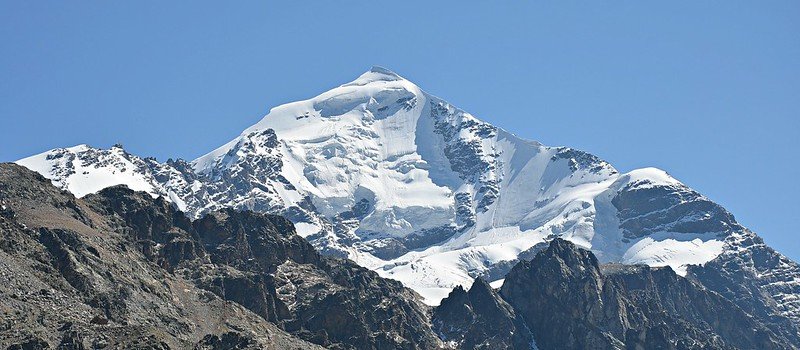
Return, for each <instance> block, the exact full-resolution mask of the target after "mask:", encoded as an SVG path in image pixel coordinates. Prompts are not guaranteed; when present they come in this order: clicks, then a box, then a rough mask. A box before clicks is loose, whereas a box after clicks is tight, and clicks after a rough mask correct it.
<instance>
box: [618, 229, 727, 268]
mask: <svg viewBox="0 0 800 350" xmlns="http://www.w3.org/2000/svg"><path fill="white" fill-rule="evenodd" d="M702 236H703V235H696V236H695V237H696V238H693V239H690V240H689V237H687V236H686V234H675V233H662V234H657V235H651V236H649V237H645V238H643V239H641V240H639V241H637V242H636V243H634V244H633V245H631V246H630V248H628V250H627V251H626V252H625V253H624V255H623V256H622V260H621V262H622V263H625V264H644V265H649V266H654V267H659V266H669V267H671V268H672V270H673V271H675V273H677V274H679V275H681V276H686V268H687V267H688V265H699V264H703V263H706V262H708V261H710V260H711V259H713V258H715V257H717V256H718V255H720V254H722V250H723V247H724V245H725V244H724V241H722V240H720V239H717V238H716V237H714V235H711V236H712V237H702Z"/></svg>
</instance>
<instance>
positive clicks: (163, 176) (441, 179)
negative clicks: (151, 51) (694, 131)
mask: <svg viewBox="0 0 800 350" xmlns="http://www.w3.org/2000/svg"><path fill="white" fill-rule="evenodd" d="M520 113H525V108H524V106H521V108H520ZM530 117H534V118H535V117H540V116H530ZM541 117H546V116H541ZM542 132H546V130H543V131H542ZM18 163H19V164H21V165H24V166H26V167H28V168H29V169H32V170H35V171H37V172H39V173H41V174H43V175H44V176H45V177H47V178H49V179H50V180H51V181H53V183H54V184H55V185H56V186H58V187H60V188H62V189H66V190H69V191H70V192H72V193H73V194H75V195H76V196H78V197H83V196H86V195H89V194H91V193H95V192H97V191H100V190H101V189H103V188H107V187H110V186H114V185H120V184H124V185H126V186H128V187H129V188H131V189H134V190H138V191H146V192H148V193H150V194H151V195H152V196H154V197H157V196H161V197H163V198H164V199H165V200H167V201H169V202H171V203H173V204H174V205H175V206H177V207H178V208H179V209H180V210H181V211H183V212H185V213H187V215H188V216H189V217H190V218H192V219H199V218H201V217H203V216H204V215H205V214H207V213H212V212H215V211H218V210H223V209H226V208H232V209H236V210H251V211H256V212H262V213H269V214H276V215H281V216H284V217H286V218H287V219H289V220H290V221H292V223H294V224H295V227H296V230H297V232H298V234H299V235H300V236H302V237H304V238H306V239H308V241H309V242H311V244H312V245H314V247H316V248H317V249H318V250H319V251H320V252H322V253H323V254H325V255H328V256H338V257H348V258H350V259H351V260H353V261H355V262H356V263H358V264H359V265H361V266H364V267H366V268H368V269H371V270H373V271H376V272H377V273H378V274H379V275H381V276H382V277H388V278H392V279H395V280H399V281H401V282H403V284H404V285H405V286H407V287H409V288H412V289H414V290H415V291H417V292H418V293H419V294H421V295H423V296H424V297H425V300H426V302H427V303H429V304H431V305H436V304H438V303H439V302H440V300H441V299H442V298H444V297H445V296H447V294H448V293H449V292H450V290H451V289H452V288H454V287H456V286H458V285H468V284H471V283H472V281H473V280H474V279H475V278H476V277H482V278H487V279H488V280H489V282H496V281H497V280H499V279H501V278H502V277H503V276H504V275H505V274H506V273H507V272H508V271H509V270H510V268H511V267H512V266H514V265H515V264H516V263H517V262H518V261H523V260H529V259H530V258H531V257H532V255H533V254H534V253H535V252H536V251H538V249H539V247H542V246H546V245H547V243H548V242H549V241H550V240H552V239H554V238H563V239H566V240H569V241H571V242H573V243H575V244H577V245H579V246H581V247H583V248H587V249H590V250H592V252H593V253H594V254H595V256H596V257H597V258H598V260H599V261H600V262H602V263H622V264H629V265H630V264H645V265H649V266H653V267H662V266H670V267H672V268H673V269H674V270H675V271H676V272H677V273H678V274H680V275H686V274H687V273H688V266H690V265H702V264H706V263H709V262H711V264H713V266H716V267H719V268H722V269H728V268H729V267H730V270H727V271H723V272H721V274H722V276H720V277H719V278H716V277H711V276H708V275H707V274H706V277H707V278H706V277H704V279H705V280H706V281H708V283H711V284H713V285H709V288H712V289H713V290H717V291H719V292H720V293H723V292H724V290H725V289H730V288H733V287H734V286H729V287H726V286H724V284H725V283H729V284H730V283H734V284H736V283H740V282H741V283H745V284H746V285H747V286H746V287H745V289H747V290H749V291H751V292H752V293H754V294H752V295H754V296H756V300H757V303H758V304H759V305H754V306H753V308H752V310H756V309H759V308H760V309H762V313H765V314H772V315H778V316H781V317H788V318H790V319H792V320H793V322H795V324H800V305H799V304H798V303H800V295H798V290H800V275H798V271H799V270H800V267H799V266H798V265H797V264H796V263H794V262H791V261H789V260H788V259H786V258H785V257H783V256H780V255H779V254H778V253H776V252H774V251H770V252H766V251H765V253H764V254H762V253H759V252H756V251H755V250H751V252H752V254H751V255H752V256H753V257H754V258H753V260H752V261H750V260H748V259H744V260H741V259H738V258H735V257H736V256H737V254H738V253H739V252H740V251H742V249H749V248H747V247H749V246H750V245H748V244H749V243H748V242H750V241H759V240H760V239H759V238H758V237H757V236H756V235H755V234H753V233H752V232H750V231H748V230H747V229H746V228H744V227H743V226H742V225H740V224H738V223H737V222H736V220H735V219H734V217H733V215H732V214H731V213H729V212H728V211H726V210H725V209H724V208H723V207H721V206H719V205H718V204H715V203H714V202H712V201H711V200H709V199H708V198H706V197H704V196H703V195H702V194H700V193H698V192H697V191H694V190H692V189H691V188H689V187H688V186H686V185H684V184H682V183H681V182H679V181H678V180H676V179H674V178H672V177H671V176H669V175H668V174H667V173H666V172H664V171H662V170H659V169H653V168H645V169H637V170H634V171H631V172H628V173H620V172H618V171H617V170H616V169H615V168H614V167H613V166H611V165H610V164H608V163H607V162H605V161H603V160H602V159H600V158H598V157H596V156H594V155H591V154H589V153H586V152H582V151H579V150H575V149H571V148H565V147H548V146H545V145H541V144H539V143H537V142H534V141H528V140H524V139H521V138H519V137H517V136H515V135H513V134H512V133H510V132H507V131H505V130H502V129H500V128H498V127H495V126H493V125H491V124H489V123H486V122H483V121H481V120H479V119H477V118H475V117H474V116H472V115H471V114H469V113H468V112H466V111H463V110H461V109H459V108H457V107H456V106H453V105H451V104H449V103H447V102H446V101H444V100H442V99H440V98H437V97H435V96H433V95H431V94H429V93H427V92H425V91H423V90H422V89H421V88H420V87H418V86H416V85H415V84H413V83H412V82H410V81H408V80H406V79H404V78H402V77H401V76H399V75H398V74H396V73H393V72H391V71H388V70H386V69H383V68H379V67H374V68H373V69H370V70H369V71H368V72H365V73H364V74H362V75H361V76H359V77H358V78H357V79H356V80H354V81H352V82H350V83H347V84H344V85H341V86H339V87H336V88H333V89H331V90H330V91H327V92H325V93H323V94H320V95H319V96H316V97H313V98H311V99H309V100H305V101H298V102H294V103H289V104H285V105H282V106H278V107H275V108H273V109H272V110H271V111H270V113H269V114H268V115H266V116H264V118H263V119H262V120H260V121H258V122H257V123H256V124H254V125H252V126H251V127H249V128H247V129H246V130H244V131H243V132H242V133H241V134H240V135H239V136H238V137H236V138H235V139H233V140H231V141H230V142H228V143H226V144H225V145H222V146H221V147H219V148H218V149H216V150H214V151H212V152H209V153H208V154H206V155H204V156H202V157H200V158H198V159H195V160H193V161H191V162H187V161H183V160H168V161H166V162H158V161H156V160H155V159H152V158H142V157H138V156H136V155H133V154H130V153H128V152H127V151H125V150H124V149H123V148H122V147H121V146H119V145H116V146H114V147H112V148H111V149H108V150H103V149H96V148H92V147H88V146H86V145H80V146H75V147H70V148H59V149H54V150H51V151H48V152H45V153H42V154H39V155H34V156H31V157H28V158H25V159H21V160H19V161H18ZM154 242H156V244H160V243H159V242H157V241H154ZM174 244H176V246H172V247H169V248H168V249H173V250H176V251H177V252H185V253H186V254H193V249H195V247H191V246H184V245H181V244H184V243H177V242H176V243H174ZM185 244H191V243H190V242H189V241H185ZM755 245H756V246H758V245H759V244H755ZM759 249H760V248H759ZM187 250H188V251H187ZM768 255H769V256H771V257H767V256H768ZM762 256H763V258H762ZM172 257H173V258H174V257H175V256H174V255H173V256H172ZM717 258H719V260H716V261H715V259H717ZM734 260H735V262H734V263H730V262H732V261H734ZM712 261H713V262H712ZM173 262H174V261H173ZM751 265H752V266H751ZM759 269H762V270H759ZM763 269H769V271H767V270H763ZM700 279H701V278H700V277H698V278H697V279H696V281H700ZM712 279H713V280H714V281H713V282H712V281H711V280H712ZM723 280H727V281H729V282H723Z"/></svg>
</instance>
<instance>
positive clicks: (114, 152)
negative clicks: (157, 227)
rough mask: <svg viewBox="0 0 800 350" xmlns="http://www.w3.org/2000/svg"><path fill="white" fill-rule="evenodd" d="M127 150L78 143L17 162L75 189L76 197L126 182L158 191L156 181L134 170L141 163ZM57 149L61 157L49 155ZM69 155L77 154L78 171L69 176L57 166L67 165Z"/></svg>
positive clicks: (74, 167)
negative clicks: (94, 159)
mask: <svg viewBox="0 0 800 350" xmlns="http://www.w3.org/2000/svg"><path fill="white" fill-rule="evenodd" d="M123 152H124V151H123V150H122V149H121V148H116V147H115V148H112V149H111V150H108V151H104V152H97V150H95V149H93V148H91V147H89V146H87V145H78V146H74V147H69V148H62V149H56V150H52V151H49V152H45V153H41V154H37V155H34V156H31V157H28V158H24V159H20V160H18V161H17V162H16V163H17V164H19V165H22V166H24V167H26V168H28V169H31V170H33V171H36V172H38V173H40V174H42V175H43V176H44V177H45V178H48V179H51V180H54V184H55V185H56V186H58V187H61V188H63V189H66V190H68V191H70V192H72V194H74V195H75V196H76V197H83V196H85V195H87V194H90V193H94V192H97V191H100V190H102V189H104V188H106V187H111V186H115V185H126V186H128V188H130V189H132V190H135V191H145V192H148V193H151V194H155V193H156V190H155V188H154V187H153V185H152V183H151V182H150V181H148V179H147V178H146V177H145V175H143V174H141V173H137V172H135V171H134V170H135V169H136V168H137V166H136V165H135V164H133V163H132V162H131V161H130V160H128V159H127V158H126V157H125V156H124V155H123ZM56 153H61V154H63V155H62V156H61V157H60V158H56V159H48V156H51V158H52V155H54V154H56ZM95 153H97V154H95ZM69 155H72V156H74V157H75V159H74V160H73V161H72V165H71V168H72V169H73V170H74V173H73V174H71V175H69V176H66V177H59V176H58V174H57V173H55V172H54V170H56V169H59V168H64V167H67V165H66V164H64V162H65V161H66V160H67V159H68V158H69ZM84 156H87V157H98V158H99V159H100V161H101V162H102V163H107V164H109V165H107V166H98V165H96V163H85V162H84V161H82V158H83V157H84Z"/></svg>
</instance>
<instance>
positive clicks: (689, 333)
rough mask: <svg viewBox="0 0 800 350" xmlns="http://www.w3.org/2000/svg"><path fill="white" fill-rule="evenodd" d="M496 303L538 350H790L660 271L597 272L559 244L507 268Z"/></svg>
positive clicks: (581, 254) (582, 255)
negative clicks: (518, 319)
mask: <svg viewBox="0 0 800 350" xmlns="http://www.w3.org/2000/svg"><path fill="white" fill-rule="evenodd" d="M603 270H605V271H603ZM501 295H502V296H503V298H504V299H505V300H507V301H508V302H509V304H511V305H512V306H513V307H514V309H515V310H516V311H517V312H518V313H519V314H520V315H521V316H522V317H523V318H524V319H525V321H526V322H527V324H528V326H529V327H530V329H531V331H532V332H533V334H534V338H535V340H536V344H537V346H539V348H541V349H588V348H622V347H629V348H639V347H641V348H646V349H649V348H681V346H679V345H680V344H685V345H686V344H688V345H687V346H688V347H689V348H698V347H702V348H717V349H719V348H731V347H735V348H758V349H783V348H792V347H793V346H792V345H791V344H793V343H792V342H791V340H788V339H786V338H782V337H781V336H780V335H778V334H775V333H774V332H772V331H770V330H769V329H768V328H767V327H765V326H764V325H762V324H760V323H758V322H757V321H756V320H755V319H753V318H752V317H750V315H748V314H747V313H746V312H744V311H742V310H741V309H740V308H739V307H738V306H736V305H735V304H734V303H732V302H730V301H729V300H727V299H725V298H723V297H721V296H720V295H718V294H716V293H713V292H710V291H708V290H706V289H705V288H703V287H702V286H700V285H697V284H695V283H693V282H691V281H689V280H687V279H685V278H682V277H679V276H677V275H675V273H674V272H672V270H670V269H668V268H661V269H651V268H648V267H644V266H610V267H609V268H606V269H601V267H600V265H599V264H598V262H597V259H596V258H595V257H594V255H593V254H592V253H591V252H589V251H587V250H583V249H580V248H578V247H576V246H575V245H574V244H572V243H569V242H567V241H564V240H561V239H556V240H553V241H552V242H551V244H550V246H549V247H548V248H547V249H546V250H545V251H543V252H541V253H539V254H538V255H537V256H536V257H535V258H534V259H533V260H531V261H530V262H527V261H523V262H521V263H519V264H518V265H517V266H515V267H514V268H513V269H512V271H511V272H510V273H509V274H508V276H507V277H506V280H505V282H504V284H503V287H502V289H501ZM676 344H677V345H676Z"/></svg>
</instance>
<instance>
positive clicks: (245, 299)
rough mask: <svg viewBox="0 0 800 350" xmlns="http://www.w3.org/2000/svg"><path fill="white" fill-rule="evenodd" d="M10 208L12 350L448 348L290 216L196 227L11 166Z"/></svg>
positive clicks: (0, 169)
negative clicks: (79, 193) (313, 241)
mask: <svg viewBox="0 0 800 350" xmlns="http://www.w3.org/2000/svg"><path fill="white" fill-rule="evenodd" d="M0 201H2V208H3V211H2V213H0V214H2V215H0V231H2V235H0V261H2V264H0V268H2V274H0V276H1V277H2V278H3V283H2V285H0V300H2V308H3V310H4V313H3V316H2V319H1V321H0V322H2V323H1V324H0V344H8V345H11V346H12V348H14V346H18V347H20V348H26V349H27V348H54V347H56V346H61V348H74V349H79V348H103V347H105V348H143V349H144V348H148V349H150V348H161V349H168V348H191V347H196V348H198V349H232V348H237V349H238V348H241V349H244V348H253V349H261V348H281V349H283V348H287V349H288V348H296V349H306V348H314V347H315V345H314V344H312V343H316V344H319V345H324V346H327V347H331V348H358V349H370V348H375V349H387V348H392V349H404V348H407V349H426V348H437V347H440V342H439V340H438V338H437V337H436V335H435V334H434V333H433V332H432V330H431V329H430V326H429V321H428V320H429V316H428V314H427V312H428V310H427V308H426V307H425V306H424V305H422V304H420V303H419V302H418V301H417V296H416V295H414V293H413V292H411V291H409V290H407V289H405V288H404V287H403V286H402V284H400V283H399V282H396V281H391V280H385V279H382V278H380V277H378V276H377V274H375V273H374V272H372V271H369V270H367V269H364V268H362V267H359V266H357V265H355V264H353V263H352V262H349V261H346V260H341V259H334V258H325V257H322V256H320V255H319V254H318V253H317V252H316V250H315V249H314V248H313V247H312V246H311V245H310V244H309V243H308V242H307V241H306V240H304V239H303V238H301V237H299V236H297V235H296V234H295V232H294V227H293V225H292V224H291V222H290V221H288V220H286V219H284V218H282V217H278V216H271V215H265V214H257V213H253V212H235V211H233V210H226V211H221V212H213V213H211V214H209V215H206V216H205V217H203V218H202V219H199V220H197V221H194V222H193V221H191V220H189V219H188V218H187V217H186V216H185V215H184V214H183V213H182V212H179V211H177V210H175V209H173V207H172V205H171V204H170V203H168V202H166V201H164V200H162V199H160V198H159V199H154V198H152V197H151V196H150V195H148V194H146V193H144V192H134V191H132V190H129V189H127V188H124V187H110V188H106V189H104V190H102V191H100V192H99V193H97V194H93V195H90V196H87V197H85V198H83V199H75V198H74V197H73V196H72V195H71V194H69V193H67V192H64V191H61V190H59V189H56V188H55V187H53V186H52V185H50V183H49V181H46V180H45V179H44V178H43V177H41V176H39V175H38V174H35V173H32V172H30V171H29V170H27V169H24V168H22V167H19V166H16V165H11V164H2V165H0ZM15 344H16V345H15Z"/></svg>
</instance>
